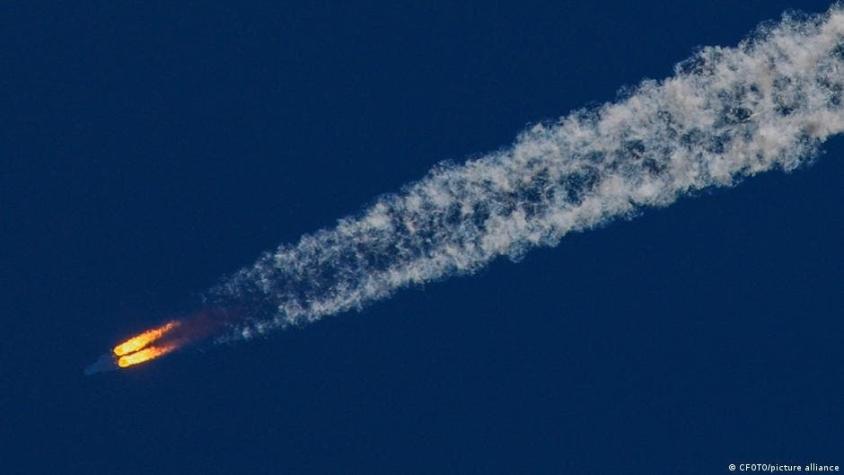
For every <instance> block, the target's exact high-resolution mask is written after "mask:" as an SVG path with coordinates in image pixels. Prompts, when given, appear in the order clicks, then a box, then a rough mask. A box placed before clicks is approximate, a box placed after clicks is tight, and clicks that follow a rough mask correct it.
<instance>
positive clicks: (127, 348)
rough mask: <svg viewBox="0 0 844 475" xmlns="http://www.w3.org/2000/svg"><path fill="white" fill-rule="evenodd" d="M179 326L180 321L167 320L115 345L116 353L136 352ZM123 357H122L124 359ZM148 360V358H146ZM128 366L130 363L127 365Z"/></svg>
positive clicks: (121, 354) (120, 354)
mask: <svg viewBox="0 0 844 475" xmlns="http://www.w3.org/2000/svg"><path fill="white" fill-rule="evenodd" d="M177 326H179V322H176V321H172V322H167V323H165V324H164V325H162V326H160V327H158V328H153V329H151V330H147V331H145V332H143V333H141V334H140V335H137V336H133V337H132V338H129V339H128V340H126V341H124V342H123V343H121V344H119V345H117V346H115V347H114V354H115V355H117V356H124V355H128V354H129V353H133V352H136V351H138V350H141V349H143V348H145V347H146V346H148V345H149V344H151V343H153V342H154V341H155V340H158V339H159V338H161V337H162V336H164V335H165V334H166V333H167V332H169V331H170V330H172V329H174V328H176V327H177ZM122 359H123V358H121V360H122ZM144 361H146V360H144ZM132 364H134V363H132ZM127 366H128V365H127Z"/></svg>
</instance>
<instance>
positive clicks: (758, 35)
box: [207, 4, 844, 341]
mask: <svg viewBox="0 0 844 475" xmlns="http://www.w3.org/2000/svg"><path fill="white" fill-rule="evenodd" d="M842 90H844V8H842V7H841V6H840V5H838V4H836V5H834V6H833V7H832V8H831V9H830V10H829V11H828V12H826V13H825V14H821V15H816V16H806V15H800V14H787V15H785V16H784V17H783V19H782V20H781V21H780V22H779V23H776V24H773V23H772V24H764V25H762V26H760V27H759V28H758V29H757V30H756V31H755V32H754V33H753V34H752V35H751V36H750V37H749V38H747V39H746V40H744V41H742V42H741V43H740V44H739V45H738V46H737V47H734V48H725V47H717V46H716V47H706V48H702V49H701V50H700V51H698V52H697V53H696V54H695V55H694V56H692V57H691V58H690V59H688V60H686V61H683V62H681V63H680V64H678V65H677V66H676V67H675V71H674V75H673V76H672V77H669V78H667V79H664V80H662V81H653V80H645V81H643V82H642V83H641V84H639V85H638V86H637V87H636V88H635V89H633V90H630V91H626V92H624V93H623V94H621V98H620V99H619V100H618V101H617V102H615V103H607V104H604V105H601V106H599V107H595V108H592V109H584V110H578V111H575V112H573V113H571V114H569V115H568V116H565V117H562V118H560V119H559V120H557V121H554V122H549V123H541V124H537V125H534V126H533V127H530V128H529V129H528V130H526V131H524V132H523V133H521V134H520V135H519V136H518V138H517V139H516V141H515V143H514V144H513V145H512V146H510V147H508V148H505V149H502V150H499V151H496V152H493V153H490V154H488V155H486V156H483V157H481V158H478V159H474V160H469V161H467V162H465V163H463V164H459V165H455V164H452V163H442V164H440V165H438V166H436V167H435V168H434V169H433V170H432V171H431V172H429V173H428V175H427V176H426V177H424V178H423V179H421V180H420V181H418V182H415V183H411V184H409V185H407V186H405V187H404V188H403V189H402V190H401V191H400V192H399V193H396V194H388V195H385V196H382V197H381V198H379V199H378V200H376V201H375V202H374V204H372V205H371V206H370V207H369V208H367V209H364V210H362V211H361V212H360V213H358V214H356V215H353V216H349V217H345V218H342V219H340V220H339V222H338V223H337V225H336V226H335V227H334V228H331V229H323V230H321V231H317V232H316V233H313V234H308V235H305V236H303V237H302V238H301V239H300V240H299V242H298V243H296V244H292V245H282V246H281V247H279V248H278V249H276V250H275V251H274V252H268V253H266V254H264V255H263V256H261V257H260V258H259V259H258V261H257V262H256V263H255V264H254V265H252V266H251V267H247V268H245V269H243V270H241V271H239V272H237V273H236V274H234V275H233V276H231V277H230V278H228V279H227V280H225V281H223V282H222V283H221V284H220V285H218V286H217V287H215V288H214V289H212V291H211V292H209V294H208V295H207V301H208V303H210V304H213V305H220V306H222V307H225V306H226V305H228V304H229V303H230V302H235V303H237V304H239V305H246V306H248V307H250V308H252V309H255V310H254V311H253V312H252V314H250V315H248V316H247V317H245V318H242V319H241V320H240V321H237V322H232V323H230V324H229V325H227V327H228V330H229V331H228V332H227V333H226V334H225V335H224V336H222V337H219V338H218V341H230V340H237V339H244V338H250V337H252V336H254V335H256V334H262V333H265V332H267V331H270V330H272V329H277V328H284V327H287V326H290V325H300V324H304V323H307V322H313V321H316V320H319V319H321V318H323V317H325V316H328V315H333V314H337V313H340V312H344V311H347V310H350V309H360V308H362V307H363V306H364V305H365V304H367V303H370V302H373V301H375V300H379V299H383V298H386V297H388V296H389V295H390V294H391V293H393V292H394V291H396V290H397V289H400V288H402V287H406V286H409V285H413V284H422V283H425V282H429V281H431V280H434V279H440V278H443V277H446V276H450V275H454V274H470V273H472V272H474V271H476V270H478V269H479V268H481V267H483V266H485V265H486V264H487V263H489V262H490V261H491V260H493V259H495V258H496V257H498V256H509V257H510V258H511V259H518V258H519V257H520V256H522V255H523V254H524V253H525V252H526V251H527V250H528V249H530V248H533V247H535V246H555V245H556V244H557V243H558V242H559V241H560V239H562V238H563V236H565V235H566V234H568V233H570V232H573V231H583V230H587V229H590V228H594V227H596V226H600V225H602V224H604V223H606V222H608V221H610V220H612V219H617V218H624V217H629V216H631V215H633V214H635V213H636V212H638V211H640V210H642V209H643V208H646V207H662V206H667V205H669V204H671V203H673V202H674V201H676V200H677V199H679V198H680V197H682V196H686V195H690V194H694V193H695V192H697V191H699V190H703V189H706V188H711V187H724V186H732V185H735V184H736V183H738V182H739V181H741V180H742V179H743V178H745V177H749V176H753V175H756V174H757V173H761V172H765V171H769V170H784V171H791V170H793V169H795V168H796V167H798V166H799V165H801V164H802V163H804V162H806V161H808V160H810V159H811V158H812V157H814V156H815V155H816V151H817V149H818V146H819V144H821V143H822V142H824V141H825V140H826V139H827V138H829V137H830V136H832V135H834V134H838V133H841V132H842V130H844V109H842Z"/></svg>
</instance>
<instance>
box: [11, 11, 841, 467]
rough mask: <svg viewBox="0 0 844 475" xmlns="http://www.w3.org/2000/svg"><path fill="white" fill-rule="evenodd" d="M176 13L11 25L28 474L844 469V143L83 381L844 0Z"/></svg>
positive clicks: (16, 293)
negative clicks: (426, 184)
mask: <svg viewBox="0 0 844 475" xmlns="http://www.w3.org/2000/svg"><path fill="white" fill-rule="evenodd" d="M56 3H58V2H56ZM77 3H83V4H81V5H80V4H77ZM170 3H171V2H161V3H160V4H158V5H151V4H148V3H146V2H111V1H108V2H107V1H101V2H67V4H66V5H64V6H59V5H56V4H52V5H43V4H37V3H35V2H14V3H10V4H6V5H4V6H3V7H2V13H0V40H2V47H0V164H2V168H0V253H2V254H0V258H2V261H0V263H2V266H0V279H2V281H0V296H2V301H0V303H2V308H0V325H2V328H0V330H2V340H0V409H2V411H0V437H2V439H3V440H2V445H0V460H2V464H3V466H2V469H0V470H2V471H3V473H43V472H50V471H52V473H117V472H118V471H120V472H122V473H141V472H144V473H367V474H369V473H726V466H727V464H728V463H741V462H750V461H766V462H791V463H808V462H810V461H816V462H821V463H838V464H841V465H844V452H842V449H841V447H842V445H841V442H842V440H844V437H842V436H843V435H844V434H842V427H844V412H842V406H841V401H842V397H844V383H842V381H844V371H842V361H844V347H842V345H841V335H842V332H844V322H843V321H842V319H841V309H842V303H844V298H843V297H842V292H841V291H840V283H841V281H842V278H844V269H842V263H843V262H842V261H844V260H843V259H842V252H841V248H840V245H841V242H842V239H844V213H842V211H841V203H842V202H844V187H842V186H841V183H842V180H844V160H842V154H844V141H842V139H840V138H836V139H833V140H831V141H830V142H829V144H828V145H827V146H826V147H825V150H826V151H827V152H826V154H825V155H824V156H823V157H821V159H820V160H819V161H818V162H817V163H816V164H815V165H813V166H811V167H808V168H804V169H802V170H799V171H797V172H796V173H792V174H790V175H784V174H781V173H773V174H769V175H765V176H762V177H758V178H754V179H752V180H749V181H747V182H746V183H744V184H742V185H741V186H740V187H738V188H736V189H732V190H717V191H714V192H711V193H706V194H705V196H702V197H699V198H696V199H687V200H682V201H681V202H679V203H677V204H676V205H674V206H672V207H670V208H668V209H664V210H651V211H648V212H647V213H645V214H644V215H643V216H642V217H640V218H638V219H636V220H633V221H630V222H621V223H615V224H612V225H610V226H608V227H605V228H603V229H600V230H597V231H592V232H588V233H583V234H577V235H572V236H570V237H568V238H566V239H565V240H564V241H563V243H562V244H561V245H560V246H559V247H557V248H555V249H541V250H536V251H533V252H532V253H530V254H529V255H528V256H527V257H526V258H525V259H524V261H523V262H521V263H519V264H512V263H510V262H509V261H506V260H501V261H497V262H496V263H494V264H493V265H492V266H490V267H489V268H488V269H486V270H484V271H483V272H481V273H480V274H479V275H476V276H473V277H471V278H455V279H447V280H445V281H443V282H437V283H434V284H430V285H427V286H425V287H424V288H421V289H411V290H405V291H402V292H400V293H399V294H398V295H396V296H395V297H394V298H392V299H390V300H388V301H385V302H380V303H378V304H376V305H373V306H371V307H370V308H367V309H366V310H365V311H363V312H362V313H361V314H350V315H341V316H338V317H336V318H330V319H327V320H325V321H323V322H321V323H319V324H315V325H312V326H309V327H307V328H304V329H302V330H292V331H287V332H281V333H276V334H274V335H272V336H270V337H269V338H266V339H259V340H255V341H251V342H247V343H243V344H237V345H233V346H224V347H218V348H213V349H212V350H211V351H205V352H186V353H183V354H178V355H176V356H173V357H171V358H167V359H165V360H162V361H160V362H156V363H153V364H149V365H147V366H144V367H141V368H137V369H136V370H135V371H130V372H126V373H122V374H118V373H110V374H104V375H98V376H97V377H84V376H83V375H82V372H81V370H82V368H83V366H85V365H86V364H88V363H90V362H92V361H93V360H94V359H95V358H96V357H97V356H98V355H99V354H101V353H103V352H104V351H107V349H108V348H109V347H110V345H111V344H112V343H113V342H115V341H116V340H118V339H120V338H122V337H125V336H126V335H128V334H131V333H132V332H135V331H137V330H139V329H142V328H145V327H147V326H149V325H153V324H157V323H159V322H161V321H162V320H164V319H166V318H168V317H172V316H174V315H177V314H178V311H179V310H181V309H183V308H184V306H185V305H189V304H190V301H191V299H192V298H193V297H194V296H196V295H197V293H199V292H201V291H202V290H203V289H205V288H207V287H208V286H210V285H212V284H214V283H215V282H216V281H217V279H218V278H219V277H220V276H221V275H224V274H226V273H230V272H232V271H234V270H236V269H238V268H239V267H241V266H243V265H247V264H249V263H251V262H252V261H253V260H254V259H255V257H256V256H257V255H258V254H259V253H260V252H261V251H263V250H267V249H270V248H272V247H274V246H275V245H276V244H278V243H280V242H289V241H293V240H295V239H297V237H298V236H299V235H301V234H302V233H305V232H310V231H313V230H315V229H317V228H319V227H322V226H330V225H331V224H332V223H333V221H334V220H335V219H336V218H338V217H341V216H343V215H345V214H347V213H349V212H353V211H356V210H358V209H359V208H360V206H362V205H364V204H366V203H367V202H369V201H371V200H372V198H373V197H375V196H377V195H378V194H380V193H384V192H390V191H394V190H396V189H398V188H399V187H400V186H401V185H402V184H404V183H406V182H408V181H410V180H413V179H416V178H419V177H420V176H422V175H423V174H424V173H425V172H426V170H428V169H429V168H430V167H431V166H432V165H433V164H435V163H437V162H438V161H440V160H442V159H455V160H462V159H464V158H466V157H467V156H471V155H473V154H479V153H482V152H485V151H489V150H492V149H495V148H497V147H500V146H505V145H507V144H508V143H510V142H511V141H512V139H513V137H514V136H515V135H516V133H517V132H519V131H520V130H521V129H522V128H523V127H524V126H525V125H526V124H528V123H530V122H533V121H537V120H541V119H549V118H554V117H557V116H559V115H562V114H565V113H566V112H567V111H569V110H572V109H573V108H578V107H581V106H583V105H586V104H589V103H594V102H595V101H598V102H600V101H605V100H612V99H613V98H614V97H615V91H616V90H617V89H618V88H619V87H620V86H622V85H625V84H627V85H630V84H635V83H636V82H638V81H639V80H640V79H642V78H643V77H652V78H661V77H664V76H667V75H670V74H671V71H672V66H673V64H674V63H675V62H677V61H679V60H682V59H684V58H686V57H687V56H689V55H690V53H691V52H692V51H693V49H694V47H695V46H697V45H703V44H722V45H732V44H735V43H736V42H737V41H738V40H739V39H740V38H742V37H743V36H744V35H745V34H746V33H747V32H748V31H750V30H751V29H752V28H753V27H754V26H755V25H756V24H757V23H758V22H760V21H763V20H766V19H773V18H777V17H778V16H779V14H780V13H781V12H782V11H783V10H785V9H787V8H789V7H795V6H799V7H801V8H803V9H806V10H808V11H815V12H817V11H823V10H825V9H826V8H827V7H828V2H822V1H800V2H796V1H791V2H787V1H769V0H765V1H761V0H758V1H744V2H734V1H726V0H725V1H711V2H691V1H688V2H656V1H644V2H638V1H637V2H630V1H616V2H561V1H552V2H546V3H542V4H532V3H527V2H512V3H509V4H498V3H494V4H493V3H490V2H478V3H477V4H476V5H465V4H464V5H456V4H459V3H461V2H448V3H453V4H451V5H448V6H446V4H445V3H444V4H442V5H440V6H428V5H430V4H429V2H407V4H401V3H397V2H384V3H382V4H374V3H368V2H367V3H361V4H357V5H354V6H350V5H347V4H346V3H345V2H336V3H323V2H309V3H310V4H309V5H307V6H303V5H298V4H295V5H294V4H283V3H282V2H251V3H250V4H249V5H240V4H238V3H237V2H216V4H212V2H172V3H179V5H172V4H170ZM415 4H416V5H415ZM418 4H426V6H419V5H418Z"/></svg>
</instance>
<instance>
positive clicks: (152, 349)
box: [117, 345, 176, 368]
mask: <svg viewBox="0 0 844 475" xmlns="http://www.w3.org/2000/svg"><path fill="white" fill-rule="evenodd" d="M175 349H176V345H164V346H148V347H146V348H144V349H142V350H140V351H136V352H134V353H131V354H128V355H125V356H121V357H120V359H118V360H117V366H120V367H121V368H127V367H129V366H134V365H136V364H141V363H144V362H147V361H149V360H154V359H155V358H158V357H159V356H163V355H166V354H167V353H170V352H171V351H173V350H175Z"/></svg>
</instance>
